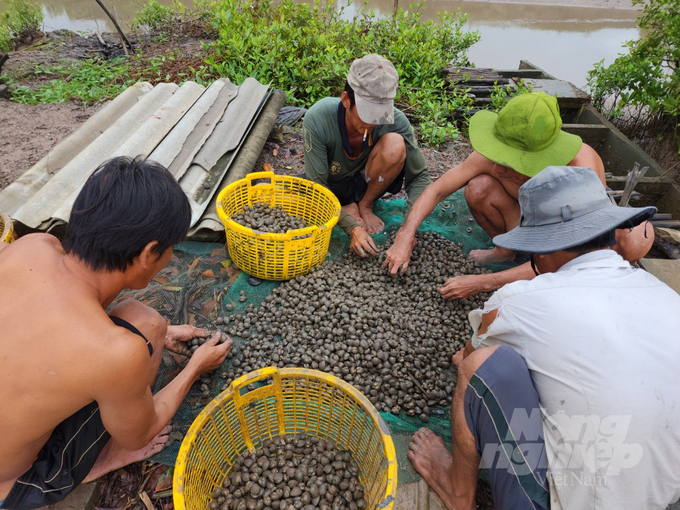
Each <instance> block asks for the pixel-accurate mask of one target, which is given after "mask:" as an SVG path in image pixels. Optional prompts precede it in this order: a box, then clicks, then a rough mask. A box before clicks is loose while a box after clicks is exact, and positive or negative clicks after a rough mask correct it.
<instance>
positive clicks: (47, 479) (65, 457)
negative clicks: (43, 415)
mask: <svg viewBox="0 0 680 510" xmlns="http://www.w3.org/2000/svg"><path fill="white" fill-rule="evenodd" d="M111 320H112V321H113V323H114V324H115V325H116V326H119V327H122V328H125V329H127V330H129V331H131V332H132V333H134V334H136V335H138V336H140V337H142V339H144V341H145V342H146V345H147V347H148V349H149V356H151V355H152V354H153V346H152V345H151V343H150V342H149V341H148V340H147V339H146V338H145V337H144V335H143V334H142V333H141V332H140V331H139V330H138V329H137V328H136V327H135V326H133V325H132V324H130V323H129V322H127V321H125V320H123V319H119V318H118V317H111ZM110 438H111V436H110V434H109V433H108V432H107V431H106V429H105V428H104V424H103V423H102V419H101V415H100V413H99V405H98V404H97V402H92V403H91V404H88V405H87V406H85V407H83V408H82V409H81V410H80V411H78V412H77V413H75V414H74V415H72V416H69V417H68V418H66V419H65V420H64V421H63V422H61V423H60V424H59V425H57V427H56V428H55V429H54V430H53V431H52V435H51V436H50V438H49V439H48V440H47V443H45V445H44V446H43V447H42V449H41V450H40V452H39V453H38V458H37V460H36V461H35V462H34V463H33V465H32V466H31V468H30V469H29V470H28V471H26V472H25V473H24V474H23V475H21V476H20V477H19V479H18V480H17V481H16V482H15V483H14V485H13V486H12V488H11V489H10V491H9V493H8V494H7V497H6V498H5V500H4V501H0V507H2V508H6V509H8V510H25V509H31V508H40V507H42V506H46V505H52V504H54V503H58V502H59V501H62V500H63V499H64V498H65V497H66V496H68V494H69V493H70V492H71V491H72V490H73V489H75V488H76V487H77V486H78V485H80V483H82V481H83V480H84V479H85V477H86V476H87V475H88V474H89V473H90V471H91V470H92V467H93V466H94V464H95V462H96V461H97V458H98V457H99V454H100V453H101V451H102V450H103V449H104V447H105V446H106V443H108V441H109V439H110Z"/></svg>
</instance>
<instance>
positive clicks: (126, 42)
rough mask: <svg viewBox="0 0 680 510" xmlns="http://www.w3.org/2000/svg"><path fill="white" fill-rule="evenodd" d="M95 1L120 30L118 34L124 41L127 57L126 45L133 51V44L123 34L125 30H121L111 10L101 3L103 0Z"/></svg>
mask: <svg viewBox="0 0 680 510" xmlns="http://www.w3.org/2000/svg"><path fill="white" fill-rule="evenodd" d="M94 1H95V2H97V3H98V4H99V7H101V8H102V9H104V12H105V13H106V15H107V16H108V17H109V19H110V20H111V21H113V25H114V26H115V27H116V30H118V34H120V38H121V39H122V40H123V49H124V50H125V54H126V55H127V48H126V47H125V45H126V44H127V46H128V47H129V48H130V49H132V44H131V43H130V41H128V38H127V37H125V34H124V33H123V30H122V29H121V28H120V25H118V22H117V21H116V18H114V17H113V16H112V15H111V13H110V12H109V10H108V9H107V8H106V7H105V6H104V4H103V3H102V1H101V0H94Z"/></svg>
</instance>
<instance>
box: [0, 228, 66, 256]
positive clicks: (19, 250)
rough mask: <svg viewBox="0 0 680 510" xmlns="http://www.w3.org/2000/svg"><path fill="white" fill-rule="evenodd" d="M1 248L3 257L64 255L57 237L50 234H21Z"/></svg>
mask: <svg viewBox="0 0 680 510" xmlns="http://www.w3.org/2000/svg"><path fill="white" fill-rule="evenodd" d="M5 248H6V249H4V250H2V254H3V256H4V257H16V258H18V259H22V260H26V258H28V259H31V258H42V257H44V256H45V255H46V254H49V253H52V254H54V255H64V254H65V252H64V248H63V247H62V245H61V242H60V241H59V239H57V238H56V237H54V236H53V235H51V234H27V235H25V236H21V237H20V238H19V239H17V240H16V241H15V242H13V243H12V244H10V245H6V246H5Z"/></svg>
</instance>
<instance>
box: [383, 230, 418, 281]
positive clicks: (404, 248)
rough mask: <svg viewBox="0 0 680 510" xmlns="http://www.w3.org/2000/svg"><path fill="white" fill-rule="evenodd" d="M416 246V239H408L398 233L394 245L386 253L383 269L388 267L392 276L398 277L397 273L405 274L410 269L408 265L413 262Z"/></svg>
mask: <svg viewBox="0 0 680 510" xmlns="http://www.w3.org/2000/svg"><path fill="white" fill-rule="evenodd" d="M415 246H416V240H415V238H410V239H406V238H404V237H402V235H401V234H400V233H397V236H396V237H395V239H394V244H393V245H392V246H391V247H390V249H389V250H387V252H386V253H385V262H384V263H383V267H385V266H387V269H388V270H389V271H390V274H391V275H392V276H396V275H397V273H399V274H404V273H405V272H406V270H407V269H408V263H409V262H410V261H411V254H412V253H413V248H415Z"/></svg>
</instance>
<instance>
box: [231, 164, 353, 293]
mask: <svg viewBox="0 0 680 510" xmlns="http://www.w3.org/2000/svg"><path fill="white" fill-rule="evenodd" d="M256 203H264V204H267V205H269V206H270V207H274V206H281V207H282V208H283V209H284V210H285V211H286V212H287V213H288V214H292V215H295V216H299V217H301V218H303V219H304V220H305V221H307V223H308V224H309V225H310V227H308V228H305V229H300V230H294V231H289V232H288V233H285V234H271V233H258V232H255V231H253V230H252V229H250V228H247V227H244V226H242V225H239V224H237V223H236V222H234V221H233V220H232V219H231V218H232V217H233V215H234V214H236V213H239V212H241V211H243V209H244V208H245V207H246V206H249V205H253V204H256ZM217 213H218V215H219V217H220V219H221V220H222V222H223V223H224V227H225V233H226V237H227V246H228V248H229V256H230V257H231V259H232V260H233V261H234V262H235V263H236V265H238V266H239V267H240V268H241V269H243V270H244V271H245V272H246V273H248V274H250V275H253V276H257V277H258V278H263V279H266V280H287V279H290V278H294V277H295V276H298V275H301V274H305V273H307V272H308V271H309V270H310V269H311V268H312V267H314V266H315V265H318V264H320V263H321V262H323V260H324V259H325V258H326V254H327V252H328V245H329V243H330V238H331V233H332V228H333V226H334V225H335V224H336V223H337V221H338V218H339V217H340V203H339V202H338V200H337V198H336V197H335V195H333V193H331V192H330V191H329V190H327V189H326V188H324V187H323V186H320V185H319V184H316V183H314V182H312V181H308V180H306V179H300V178H297V177H289V176H277V175H275V174H273V173H272V172H258V173H254V174H250V175H249V176H247V177H246V178H244V179H241V180H240V181H236V182H234V183H232V184H230V185H229V186H227V187H226V188H225V189H223V190H222V191H221V192H220V194H219V196H218V201H217Z"/></svg>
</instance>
